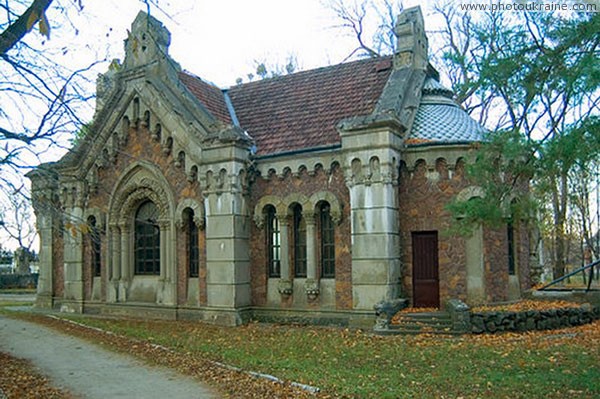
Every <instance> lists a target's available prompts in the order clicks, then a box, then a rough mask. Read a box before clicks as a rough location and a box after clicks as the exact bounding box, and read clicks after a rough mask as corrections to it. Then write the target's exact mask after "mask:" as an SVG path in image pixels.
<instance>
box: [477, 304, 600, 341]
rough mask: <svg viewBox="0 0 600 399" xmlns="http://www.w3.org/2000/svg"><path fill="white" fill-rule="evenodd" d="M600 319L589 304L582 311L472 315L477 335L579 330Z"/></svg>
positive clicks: (597, 311)
mask: <svg viewBox="0 0 600 399" xmlns="http://www.w3.org/2000/svg"><path fill="white" fill-rule="evenodd" d="M598 319H600V307H598V306H591V305H589V304H584V305H581V306H580V307H579V308H559V309H549V310H528V311H523V312H510V311H505V312H471V332H472V333H474V334H484V333H488V334H489V333H492V334H493V333H497V332H503V331H515V332H524V331H536V330H537V331H541V330H552V329H556V328H565V327H573V326H579V325H582V324H588V323H591V322H592V321H594V320H598Z"/></svg>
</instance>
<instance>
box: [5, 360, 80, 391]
mask: <svg viewBox="0 0 600 399" xmlns="http://www.w3.org/2000/svg"><path fill="white" fill-rule="evenodd" d="M0 365H1V366H0V398H9V399H12V398H15V399H16V398H19V399H21V398H22V399H40V398H41V399H66V398H69V399H70V398H73V396H71V395H70V394H69V393H67V392H65V391H61V390H60V389H57V388H54V387H52V385H51V383H50V382H49V381H48V379H47V378H46V377H44V376H42V375H40V374H39V373H38V372H37V370H36V369H35V368H34V367H33V366H32V365H31V364H30V363H29V362H27V361H25V360H21V359H16V358H14V357H13V356H10V355H8V354H6V353H3V352H0ZM3 395H4V396H3Z"/></svg>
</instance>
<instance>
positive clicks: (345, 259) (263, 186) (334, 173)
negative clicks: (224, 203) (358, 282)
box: [249, 164, 352, 309]
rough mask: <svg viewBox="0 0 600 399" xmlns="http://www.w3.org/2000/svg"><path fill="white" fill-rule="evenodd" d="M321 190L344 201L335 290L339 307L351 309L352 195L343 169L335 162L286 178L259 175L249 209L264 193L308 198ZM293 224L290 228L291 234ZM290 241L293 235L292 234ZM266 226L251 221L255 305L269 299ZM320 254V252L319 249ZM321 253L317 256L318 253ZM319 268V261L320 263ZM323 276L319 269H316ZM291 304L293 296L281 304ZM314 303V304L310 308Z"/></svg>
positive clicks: (337, 231) (337, 233) (337, 228)
mask: <svg viewBox="0 0 600 399" xmlns="http://www.w3.org/2000/svg"><path fill="white" fill-rule="evenodd" d="M319 191H329V192H331V193H332V194H334V195H335V196H336V197H337V199H338V200H339V201H340V203H341V204H342V220H341V223H340V224H339V225H335V273H336V276H335V287H336V288H335V290H336V308H337V309H351V308H352V269H351V267H352V258H351V248H350V246H351V245H350V195H349V192H348V189H347V187H346V183H345V180H344V175H343V172H342V170H341V169H340V168H339V166H337V164H334V165H333V167H332V168H331V170H329V171H328V170H324V169H323V168H318V169H317V170H316V171H315V173H314V174H313V173H311V174H309V173H307V172H306V171H302V172H300V173H299V174H298V175H297V176H293V175H292V174H290V173H288V174H286V175H285V176H284V177H283V178H280V177H277V176H272V177H271V178H269V179H268V180H267V179H263V178H262V177H258V178H257V179H256V181H255V182H254V183H253V185H252V187H251V190H250V192H251V193H250V198H249V209H251V210H254V207H255V205H256V204H257V202H258V201H259V200H260V199H261V198H262V197H264V196H267V195H276V196H279V197H281V198H284V197H286V196H287V195H289V194H293V193H300V194H304V195H306V196H307V197H310V196H311V195H312V194H314V193H316V192H319ZM291 230H292V225H290V228H289V231H290V233H291ZM289 239H290V241H289V242H290V243H291V242H292V241H291V240H292V237H291V234H290V237H289ZM265 246H266V237H265V229H264V228H263V229H259V228H258V227H257V226H256V224H255V223H252V227H251V234H250V259H251V276H252V281H251V286H252V298H253V305H256V306H262V305H265V303H266V300H267V279H268V274H267V273H268V272H267V254H266V251H265ZM292 252H293V251H290V276H293V259H291V256H292ZM317 254H318V252H317ZM317 256H318V255H317ZM317 267H318V268H319V267H320V266H319V264H318V262H317ZM317 275H320V270H319V269H318V270H317ZM290 305H291V298H289V299H288V300H287V301H286V302H283V303H282V307H287V306H290ZM312 306H314V304H313V305H311V307H312Z"/></svg>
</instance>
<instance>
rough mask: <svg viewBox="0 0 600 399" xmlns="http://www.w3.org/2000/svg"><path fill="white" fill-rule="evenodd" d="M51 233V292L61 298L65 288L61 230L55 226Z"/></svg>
mask: <svg viewBox="0 0 600 399" xmlns="http://www.w3.org/2000/svg"><path fill="white" fill-rule="evenodd" d="M65 234H66V233H65ZM52 235H53V236H52V265H53V267H52V292H53V295H54V296H55V297H59V298H62V297H63V295H64V289H65V274H64V259H65V258H64V256H63V255H64V239H63V232H62V231H61V228H57V229H55V230H53V232H52Z"/></svg>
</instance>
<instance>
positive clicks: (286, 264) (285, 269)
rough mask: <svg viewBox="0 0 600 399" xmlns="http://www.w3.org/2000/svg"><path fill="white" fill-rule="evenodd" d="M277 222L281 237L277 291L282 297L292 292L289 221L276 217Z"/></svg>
mask: <svg viewBox="0 0 600 399" xmlns="http://www.w3.org/2000/svg"><path fill="white" fill-rule="evenodd" d="M277 220H278V221H279V234H280V235H281V247H280V255H281V259H280V266H281V277H280V279H279V284H278V287H277V290H278V291H279V293H280V294H282V295H291V294H292V292H293V286H292V280H291V279H290V243H289V241H290V240H289V226H290V221H289V219H288V216H287V215H277Z"/></svg>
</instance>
